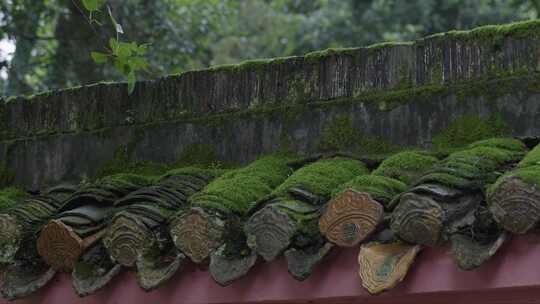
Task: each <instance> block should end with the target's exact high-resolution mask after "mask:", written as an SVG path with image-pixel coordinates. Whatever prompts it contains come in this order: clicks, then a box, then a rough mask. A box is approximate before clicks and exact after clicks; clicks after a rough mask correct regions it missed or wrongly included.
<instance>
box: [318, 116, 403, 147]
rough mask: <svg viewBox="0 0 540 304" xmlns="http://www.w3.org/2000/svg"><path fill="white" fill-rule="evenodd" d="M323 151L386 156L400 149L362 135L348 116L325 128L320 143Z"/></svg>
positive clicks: (373, 137)
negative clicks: (385, 154)
mask: <svg viewBox="0 0 540 304" xmlns="http://www.w3.org/2000/svg"><path fill="white" fill-rule="evenodd" d="M318 148H319V150H321V151H354V152H357V153H360V154H384V153H390V152H393V151H396V150H397V149H399V148H398V147H397V146H394V145H392V144H390V143H388V142H387V141H385V140H383V139H381V138H378V137H375V136H368V135H365V134H362V133H361V132H359V131H358V130H356V129H355V128H354V127H353V124H352V120H351V118H350V117H348V116H338V117H336V118H334V119H333V120H331V121H330V122H329V123H328V124H327V125H325V127H324V128H323V131H322V134H321V138H320V139H319V142H318Z"/></svg>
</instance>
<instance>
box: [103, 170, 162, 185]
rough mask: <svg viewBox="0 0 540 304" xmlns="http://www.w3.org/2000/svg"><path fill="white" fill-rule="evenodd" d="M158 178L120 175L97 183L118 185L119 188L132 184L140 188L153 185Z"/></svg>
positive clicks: (129, 174)
mask: <svg viewBox="0 0 540 304" xmlns="http://www.w3.org/2000/svg"><path fill="white" fill-rule="evenodd" d="M157 178H158V177H157V176H147V175H140V174H132V173H120V174H114V175H110V176H106V177H104V178H101V179H99V180H98V181H97V183H107V184H113V185H114V184H116V185H119V186H122V185H129V184H131V185H137V186H138V187H145V186H150V185H152V184H153V183H154V182H155V181H156V180H157Z"/></svg>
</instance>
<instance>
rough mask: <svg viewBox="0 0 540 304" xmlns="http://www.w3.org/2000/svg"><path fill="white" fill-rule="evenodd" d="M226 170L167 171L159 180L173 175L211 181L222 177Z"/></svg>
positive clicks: (187, 168) (193, 169) (188, 169)
mask: <svg viewBox="0 0 540 304" xmlns="http://www.w3.org/2000/svg"><path fill="white" fill-rule="evenodd" d="M225 172H227V170H225V169H220V168H201V167H196V166H189V167H184V168H177V169H172V170H169V171H167V172H166V173H165V174H163V175H162V176H161V177H160V179H163V178H167V177H171V176H175V175H187V176H194V177H199V176H204V177H209V178H211V179H214V178H217V177H219V176H221V175H223V174H224V173H225Z"/></svg>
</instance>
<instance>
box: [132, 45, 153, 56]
mask: <svg viewBox="0 0 540 304" xmlns="http://www.w3.org/2000/svg"><path fill="white" fill-rule="evenodd" d="M149 45H150V44H149V43H145V44H141V45H139V46H138V47H137V49H136V50H135V52H136V53H137V54H138V55H144V54H146V51H147V50H148V46H149Z"/></svg>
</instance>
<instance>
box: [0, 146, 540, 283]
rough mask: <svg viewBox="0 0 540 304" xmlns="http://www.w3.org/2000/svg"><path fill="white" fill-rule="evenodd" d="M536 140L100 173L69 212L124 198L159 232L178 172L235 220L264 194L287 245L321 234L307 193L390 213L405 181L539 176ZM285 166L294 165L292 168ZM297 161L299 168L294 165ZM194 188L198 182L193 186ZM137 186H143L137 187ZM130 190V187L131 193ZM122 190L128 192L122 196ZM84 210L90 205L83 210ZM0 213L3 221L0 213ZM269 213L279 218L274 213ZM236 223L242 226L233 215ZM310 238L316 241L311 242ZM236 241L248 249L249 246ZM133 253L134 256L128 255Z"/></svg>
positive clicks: (198, 203)
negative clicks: (365, 201)
mask: <svg viewBox="0 0 540 304" xmlns="http://www.w3.org/2000/svg"><path fill="white" fill-rule="evenodd" d="M539 147H540V145H539V146H538V147H536V148H535V149H533V150H532V151H530V152H529V153H528V154H527V156H526V157H525V158H523V157H524V156H525V153H526V147H525V145H524V144H523V143H522V142H521V141H519V140H515V139H509V138H492V139H487V140H481V141H477V142H474V143H472V144H469V145H468V146H466V147H464V148H461V149H460V150H459V151H457V152H454V153H451V154H450V155H449V156H448V157H446V158H445V159H443V160H438V159H437V158H435V157H433V156H431V154H430V153H429V152H423V151H414V150H413V151H403V152H399V153H396V154H393V155H391V156H389V157H387V158H386V159H385V160H384V161H382V163H381V164H380V165H379V166H378V167H377V168H376V169H375V170H374V171H373V172H371V174H370V172H369V171H368V169H367V168H366V166H365V164H364V163H363V162H361V161H359V160H356V159H353V158H347V157H343V156H331V157H330V156H327V157H323V158H321V159H318V160H317V157H309V158H303V159H301V160H299V158H298V157H297V156H294V155H290V154H284V153H278V154H272V155H268V156H264V157H261V158H259V159H257V160H255V161H253V162H251V163H250V164H248V165H246V166H244V167H240V168H237V169H232V170H222V169H217V168H206V169H205V168H201V167H184V168H179V169H173V170H169V171H168V172H166V173H164V174H162V175H160V176H142V175H136V174H131V173H123V174H115V175H111V176H106V177H103V178H101V179H98V180H97V181H95V182H94V183H91V184H83V185H81V186H80V189H79V191H76V192H75V193H74V194H73V195H72V196H71V197H69V199H68V201H67V202H68V203H69V202H71V201H74V200H75V201H76V206H77V207H78V208H79V209H77V210H78V211H77V213H76V214H75V215H77V216H79V217H81V218H80V221H81V223H83V222H85V223H86V222H87V221H88V219H90V218H91V214H92V213H91V212H93V211H91V210H93V209H92V208H90V209H85V206H86V205H88V204H90V205H91V204H94V205H95V204H96V202H95V201H92V200H88V199H84V200H82V199H79V200H77V199H75V198H77V197H82V196H85V197H92V198H94V199H96V198H99V197H102V198H103V200H104V201H106V200H109V201H119V202H122V203H121V204H120V205H118V206H117V207H118V208H119V210H124V211H126V210H129V212H130V214H131V215H130V216H131V217H130V218H129V219H130V221H131V222H130V223H131V224H129V225H125V227H128V228H130V229H131V230H130V231H131V233H133V232H134V231H141V233H143V232H144V235H153V234H151V233H150V232H149V230H148V228H144V227H150V226H152V227H161V228H159V229H157V230H156V233H159V234H163V233H165V234H164V235H165V236H166V235H167V231H168V230H167V225H166V223H165V222H164V219H165V218H167V217H168V216H169V215H173V214H175V213H174V212H173V211H174V210H173V209H174V208H175V207H174V206H175V204H174V202H172V201H171V202H167V197H168V196H169V195H171V194H172V192H170V191H175V190H174V185H175V183H174V181H175V177H180V176H183V177H184V178H183V179H182V178H180V179H178V184H177V185H180V186H181V188H182V189H183V190H182V189H180V188H179V189H178V190H179V192H177V193H176V195H178V197H177V199H179V200H183V202H185V201H186V200H187V201H188V202H189V203H191V206H192V207H200V208H203V209H205V210H213V211H217V212H219V213H220V214H221V216H229V215H233V216H234V217H235V218H238V219H242V217H243V219H242V221H243V220H247V217H245V216H246V215H250V216H251V214H253V213H250V211H251V209H252V208H253V207H257V208H259V205H258V204H261V203H263V204H264V202H265V201H264V199H268V200H269V201H270V202H272V206H274V205H275V206H276V207H277V210H278V211H279V212H281V213H282V214H285V215H286V216H289V217H291V218H293V219H294V221H295V222H296V223H297V229H299V230H298V231H299V233H298V234H297V236H296V239H294V241H291V244H294V246H300V247H299V248H301V246H316V244H321V238H323V236H322V235H321V234H320V233H319V230H318V229H319V228H318V226H317V222H318V218H319V217H320V210H324V207H322V206H321V205H317V204H313V203H312V201H311V200H310V199H309V197H310V196H315V197H322V198H324V199H323V200H316V201H317V202H322V203H324V202H326V201H327V200H328V199H330V198H332V197H336V196H337V195H338V194H340V193H342V192H343V191H344V190H346V189H353V190H355V191H357V192H365V193H368V194H370V196H371V197H372V198H373V199H375V200H377V201H378V202H380V203H382V204H383V205H384V207H385V212H387V213H390V212H393V211H392V208H388V206H389V205H388V204H389V203H391V202H393V200H394V199H395V198H396V197H398V196H399V195H400V194H402V193H407V190H408V189H412V188H411V187H413V186H414V185H415V184H416V185H417V184H419V183H426V184H432V183H435V184H441V185H444V186H445V187H449V188H450V189H455V191H457V192H456V193H461V192H459V191H460V189H468V190H467V191H476V192H475V193H478V194H479V195H481V194H482V189H481V188H480V187H476V186H475V187H471V183H472V182H474V183H477V184H478V185H480V184H487V183H489V182H492V179H493V176H499V175H500V174H501V173H504V172H505V171H508V170H509V169H512V166H513V165H515V164H517V163H518V162H519V161H521V162H519V165H518V167H517V169H516V170H513V171H509V172H507V173H506V174H504V175H503V177H502V178H501V179H504V178H506V177H510V176H518V177H520V178H522V179H524V180H527V181H534V182H536V183H540V174H538V172H540V164H538V163H537V162H538V160H539V159H540V156H538V155H539V153H538V152H539V151H540V148H539ZM293 164H294V165H293ZM290 166H293V167H295V168H297V169H296V171H294V170H293V169H291V167H290ZM299 166H300V168H298V167H299ZM501 179H500V180H501ZM170 181H173V182H170ZM168 182H170V183H168ZM498 182H499V181H498ZM161 184H163V185H164V186H166V187H169V188H168V189H169V190H167V189H165V188H160V186H159V185H161ZM204 185H206V186H204ZM496 186H497V184H495V185H494V187H496ZM539 186H540V185H539ZM171 187H173V188H171ZM196 187H199V188H197V190H195V188H196ZM203 187H204V188H203ZM143 189H144V191H138V190H143ZM201 189H202V190H201ZM433 191H438V190H437V189H435V190H433ZM130 193H132V195H131V196H130ZM187 193H189V195H190V197H189V199H188V196H187V195H185V194H187ZM298 193H300V195H304V198H306V197H308V198H307V199H306V200H302V199H299V198H298V196H297V195H298ZM26 195H27V194H26V193H24V192H21V191H20V190H17V189H14V188H8V189H4V190H3V191H0V202H1V203H2V204H5V203H6V202H7V203H8V204H9V205H13V202H14V200H15V201H16V200H17V199H18V198H20V197H24V196H26ZM45 195H46V194H45ZM124 197H126V198H127V197H129V198H130V199H129V200H128V199H123V198H124ZM129 201H133V202H134V204H132V205H130V204H129V203H128V202H129ZM256 203H257V204H256ZM176 205H178V204H176ZM65 206H66V205H64V209H65ZM183 206H184V205H183ZM186 206H187V205H186ZM72 207H73V206H72ZM321 207H322V208H321ZM36 208H38V207H36ZM164 208H166V209H167V210H166V212H164ZM186 208H187V207H186ZM71 210H73V208H71ZM85 210H88V211H85ZM257 210H260V209H257ZM81 212H82V213H81ZM84 212H90V213H89V214H88V217H87V216H86V215H85V214H84ZM122 214H124V213H122ZM142 215H144V216H142ZM208 216H215V214H213V213H209V215H208ZM269 216H271V215H269ZM0 220H2V216H1V215H0ZM275 220H279V216H278V217H276V219H275ZM70 221H73V222H70ZM118 221H119V222H118V223H117V224H116V225H117V228H116V232H115V233H117V234H118V240H122V233H123V232H122V229H124V228H122V227H124V226H122V223H123V222H122V221H125V219H124V218H123V217H122V216H119V217H118ZM66 223H71V224H72V225H75V224H76V223H77V221H74V218H72V216H71V215H70V216H68V219H67V220H66ZM234 223H235V225H242V223H239V222H234ZM100 225H101V224H100ZM382 225H388V223H387V222H386V221H383V224H382ZM98 227H101V226H98ZM80 229H83V230H85V231H86V228H84V227H82V226H81V227H75V228H74V230H73V231H79V230H80ZM126 229H127V228H126ZM160 229H161V230H160ZM196 229H200V228H199V227H197V228H196ZM152 238H153V239H155V241H156V242H158V241H157V240H159V242H165V241H166V240H167V238H166V237H165V239H163V235H162V236H159V237H158V236H157V235H156V236H155V238H154V237H152ZM311 238H313V239H316V240H315V241H310V239H311ZM133 239H136V238H135V237H134V238H133ZM235 239H237V240H239V241H240V242H242V241H243V242H245V240H244V238H243V237H240V236H238V237H237V238H235ZM262 241H264V242H266V241H268V242H271V241H272V240H271V239H268V240H265V239H264V238H263V240H262ZM138 242H140V243H141V244H145V239H144V240H143V239H140V240H138ZM322 242H324V240H322ZM163 244H166V242H165V243H163ZM302 244H303V245H302ZM144 246H146V244H145V245H144ZM170 246H173V245H170ZM291 246H292V245H291ZM317 246H318V245H317ZM120 247H121V246H120ZM148 247H150V246H148ZM154 247H155V246H154ZM154 247H152V248H153V249H152V250H154V251H155V250H157V248H158V247H155V248H154ZM240 247H242V248H244V249H245V248H248V247H247V246H240ZM240 247H239V248H240ZM295 248H296V247H295ZM310 248H311V247H310ZM118 250H119V251H118V253H115V254H117V255H120V256H122V254H121V251H122V249H121V248H120V249H118ZM163 250H164V249H163ZM295 250H299V249H298V248H297V249H295ZM310 250H311V249H310ZM98 251H99V252H100V253H99V254H100V256H101V258H103V256H102V255H104V254H107V253H106V252H107V251H106V250H105V249H103V250H98ZM154 251H153V252H154ZM96 252H97V251H96ZM155 252H158V253H159V254H162V253H163V254H165V250H164V251H162V249H159V250H158V251H155ZM235 254H239V255H240V256H241V258H244V257H245V255H246V254H247V253H245V252H244V251H243V250H240V251H238V252H236V251H235ZM136 256H137V255H134V256H133V259H134V261H135V259H136ZM153 258H156V257H153ZM158 258H159V257H158ZM86 259H88V257H86ZM107 263H113V262H107ZM132 263H135V262H132ZM113 264H114V263H113ZM113 264H110V265H113ZM108 265H109V264H108ZM147 266H148V265H147ZM145 271H148V269H145ZM151 273H154V272H151ZM94 275H98V274H97V273H96V274H94Z"/></svg>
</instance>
